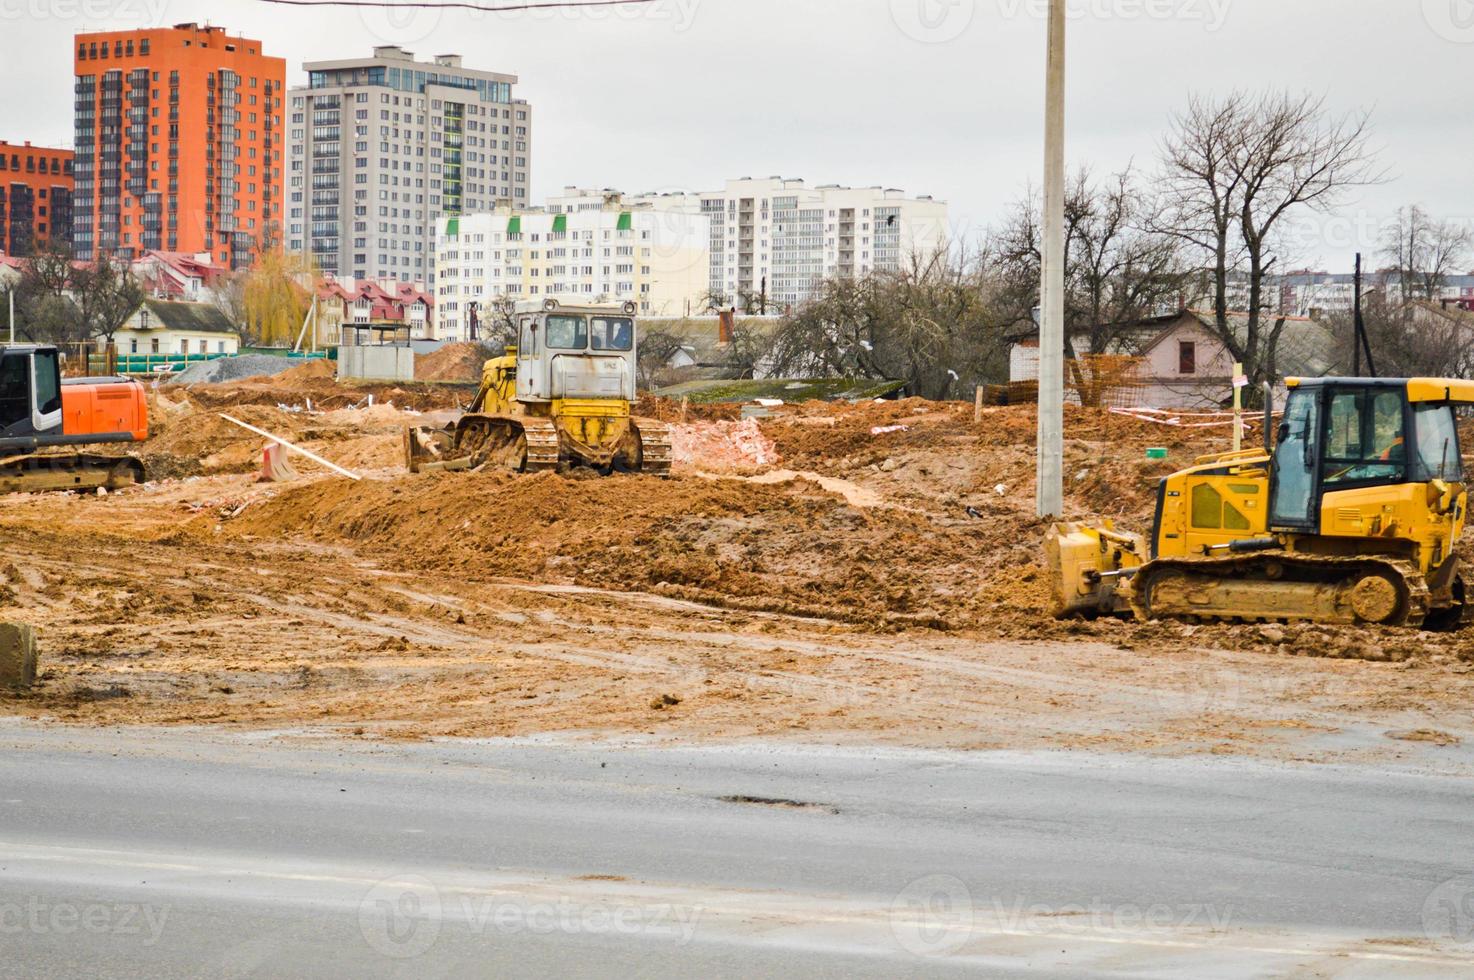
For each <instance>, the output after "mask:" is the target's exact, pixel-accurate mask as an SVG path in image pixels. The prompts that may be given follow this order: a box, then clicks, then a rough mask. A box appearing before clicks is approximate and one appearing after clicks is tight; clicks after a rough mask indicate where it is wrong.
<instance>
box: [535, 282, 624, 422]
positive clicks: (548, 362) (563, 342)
mask: <svg viewBox="0 0 1474 980" xmlns="http://www.w3.org/2000/svg"><path fill="white" fill-rule="evenodd" d="M635 309H636V307H635V305H634V304H633V303H626V304H624V305H622V306H600V305H594V306H567V305H563V304H560V303H558V302H557V301H556V300H551V299H550V300H547V301H546V302H544V303H542V304H539V305H537V306H534V307H531V308H528V309H523V308H520V307H519V309H518V310H517V312H516V314H515V316H516V322H517V400H518V401H521V402H554V401H585V400H591V401H601V400H621V401H625V402H631V401H634V399H635V379H636V371H635V356H636V349H635V343H636V341H635Z"/></svg>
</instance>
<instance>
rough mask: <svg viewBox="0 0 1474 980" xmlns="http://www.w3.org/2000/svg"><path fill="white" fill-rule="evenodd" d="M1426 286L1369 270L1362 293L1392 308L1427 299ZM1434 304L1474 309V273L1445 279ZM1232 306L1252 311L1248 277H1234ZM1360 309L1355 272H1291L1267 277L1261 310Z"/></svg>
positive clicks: (1295, 312)
mask: <svg viewBox="0 0 1474 980" xmlns="http://www.w3.org/2000/svg"><path fill="white" fill-rule="evenodd" d="M1422 289H1423V286H1422V284H1421V283H1420V284H1418V286H1417V287H1416V288H1415V289H1414V290H1406V289H1404V288H1403V283H1402V278H1401V276H1400V275H1399V274H1398V273H1396V272H1386V271H1378V272H1372V271H1368V272H1366V273H1364V274H1363V276H1362V293H1363V296H1364V297H1366V298H1367V299H1368V300H1370V298H1371V297H1372V296H1373V295H1375V294H1380V296H1381V298H1382V299H1383V300H1384V301H1385V302H1387V303H1388V304H1390V305H1392V306H1397V305H1400V304H1401V303H1402V302H1403V301H1404V300H1407V299H1411V298H1414V297H1417V298H1423V296H1422ZM1434 294H1435V295H1434V296H1433V297H1432V299H1433V301H1434V302H1446V303H1449V304H1451V305H1460V306H1463V307H1465V308H1471V307H1474V274H1471V275H1447V276H1444V277H1443V279H1442V282H1440V283H1439V284H1438V285H1437V286H1436V287H1435V289H1434ZM1228 303H1229V307H1230V308H1232V309H1236V310H1247V309H1248V308H1249V283H1248V280H1247V278H1246V277H1240V276H1235V277H1232V278H1230V280H1229V286H1228ZM1355 306H1356V277H1355V276H1353V275H1352V274H1351V273H1349V272H1348V273H1330V272H1290V273H1286V274H1284V275H1281V276H1270V277H1268V278H1266V280H1265V283H1264V286H1263V289H1262V292H1261V298H1260V308H1261V309H1267V310H1269V311H1271V312H1274V313H1284V314H1286V315H1289V316H1317V315H1324V314H1336V313H1341V314H1344V313H1349V312H1351V310H1352V309H1354V308H1355Z"/></svg>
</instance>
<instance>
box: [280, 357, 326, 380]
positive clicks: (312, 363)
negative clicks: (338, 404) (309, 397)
mask: <svg viewBox="0 0 1474 980" xmlns="http://www.w3.org/2000/svg"><path fill="white" fill-rule="evenodd" d="M337 376H338V366H337V365H336V364H334V363H333V362H332V361H330V360H328V359H327V358H325V357H316V358H312V359H311V360H306V361H302V362H300V363H299V364H298V365H297V366H296V367H293V368H288V369H287V370H285V371H283V372H282V373H281V374H278V375H275V376H274V377H273V378H272V379H271V380H272V381H274V382H275V383H276V384H279V385H311V384H312V383H313V382H315V381H332V380H334V379H335V378H336V377H337Z"/></svg>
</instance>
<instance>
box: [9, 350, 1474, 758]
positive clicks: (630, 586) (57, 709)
mask: <svg viewBox="0 0 1474 980" xmlns="http://www.w3.org/2000/svg"><path fill="white" fill-rule="evenodd" d="M483 360H484V351H483V350H482V349H480V348H477V347H475V346H474V345H455V346H452V347H449V348H445V349H443V350H441V351H439V352H437V353H436V354H433V355H430V356H427V357H422V358H421V359H420V364H419V368H418V371H417V374H418V377H419V378H420V380H417V381H416V382H414V383H412V384H411V383H404V384H398V385H391V384H367V383H345V382H339V381H337V380H336V379H335V378H334V373H333V366H332V364H331V363H330V362H328V361H308V362H297V363H296V364H295V366H292V367H290V368H289V369H287V370H284V371H280V372H279V373H276V374H274V375H266V376H259V377H251V378H245V379H239V380H232V381H225V382H217V383H188V382H185V383H151V384H150V385H148V387H147V401H148V417H149V436H148V438H147V440H146V441H144V442H142V443H139V444H137V445H134V446H130V447H126V448H127V450H128V451H129V452H131V453H132V454H133V455H135V456H136V457H137V458H138V459H139V460H141V462H142V464H143V467H144V471H145V473H146V480H145V482H143V483H142V484H139V485H133V486H126V487H123V488H121V489H113V490H108V489H106V488H103V489H94V490H87V491H83V492H60V493H58V492H46V493H18V494H13V495H11V496H9V497H7V498H6V499H5V501H4V506H3V507H0V539H3V541H4V549H3V561H0V607H3V610H4V618H5V619H7V620H13V621H15V622H18V623H21V624H23V625H26V626H30V627H33V628H34V630H35V634H36V636H37V648H38V651H39V652H38V660H39V664H38V672H37V676H36V681H35V684H34V686H33V687H32V688H31V689H30V690H28V691H7V692H4V693H0V712H3V713H5V714H7V715H12V716H23V717H26V718H31V719H39V720H47V721H55V722H60V723H62V724H64V725H71V726H90V727H95V726H116V725H144V726H220V727H224V728H229V729H232V730H258V731H273V732H289V733H290V732H296V733H307V734H310V733H319V734H332V735H338V736H346V737H351V738H360V739H371V740H423V739H429V738H435V737H441V736H458V737H500V736H548V735H558V736H562V737H572V738H575V739H578V738H590V739H593V738H610V737H631V738H639V739H649V740H657V741H661V740H680V741H689V740H747V739H752V738H763V739H775V740H801V741H805V742H813V741H815V740H820V741H824V742H829V743H834V744H845V743H863V744H876V743H879V744H889V745H896V746H914V747H930V748H989V749H994V748H1010V749H1011V748H1018V749H1039V748H1055V747H1077V748H1100V749H1118V750H1126V751H1140V752H1150V753H1166V754H1196V753H1210V754H1242V755H1251V756H1264V757H1272V758H1279V759H1294V760H1317V761H1334V760H1343V759H1356V760H1377V759H1397V758H1400V757H1404V756H1407V755H1409V754H1410V753H1422V752H1429V751H1438V750H1439V749H1441V748H1443V747H1446V746H1452V745H1457V744H1459V743H1460V742H1461V741H1462V740H1463V739H1465V738H1468V737H1470V736H1471V735H1474V718H1471V716H1470V712H1469V710H1468V704H1469V703H1470V700H1471V697H1470V696H1471V694H1474V682H1471V677H1470V672H1471V671H1474V631H1464V632H1460V631H1440V632H1431V631H1424V630H1422V629H1416V628H1413V629H1409V628H1392V627H1385V628H1384V627H1368V626H1365V625H1335V624H1329V625H1327V624H1314V623H1294V622H1288V623H1278V622H1277V623H1270V622H1258V623H1243V622H1236V623H1216V622H1207V621H1204V622H1188V621H1182V620H1180V619H1172V620H1163V621H1152V622H1138V621H1135V620H1132V619H1130V618H1128V617H1116V616H1104V617H1098V618H1085V617H1076V618H1064V619H1060V618H1056V617H1055V615H1054V614H1053V610H1052V601H1051V595H1050V583H1049V580H1048V570H1047V568H1046V563H1045V559H1044V538H1045V533H1046V529H1047V524H1046V523H1045V522H1043V521H1040V520H1039V519H1037V518H1036V517H1035V516H1034V502H1033V497H1034V488H1033V484H1034V472H1035V452H1034V442H1035V437H1036V413H1035V409H1034V407H1033V406H1032V405H1014V406H1007V405H994V406H988V405H983V404H982V402H981V399H979V402H978V403H977V404H974V403H973V402H967V403H963V402H933V401H923V400H919V399H906V398H902V399H899V400H872V401H862V402H843V401H841V402H820V401H807V402H799V403H793V404H789V403H779V402H780V401H781V400H779V399H768V400H765V405H764V406H763V407H761V408H759V407H758V406H754V405H747V406H745V407H744V405H743V404H741V403H738V402H727V403H718V404H699V403H695V402H690V401H684V400H681V401H678V400H674V399H662V398H656V397H653V396H649V395H642V396H641V397H640V400H639V402H638V404H637V405H636V406H635V410H636V412H637V413H638V414H639V415H640V416H642V417H645V418H648V419H658V420H659V421H660V422H662V423H664V424H665V425H666V426H667V427H668V428H669V438H670V457H671V458H670V464H671V469H670V473H669V475H668V476H657V475H652V474H650V473H640V472H634V473H621V472H614V473H612V474H610V475H602V474H600V473H599V472H597V471H594V470H589V469H579V468H572V469H569V468H563V469H562V470H560V471H548V472H537V473H511V472H505V471H499V470H495V469H494V468H491V467H480V468H476V469H469V470H460V471H457V470H454V469H444V470H433V468H432V471H429V472H420V473H411V472H410V471H409V469H408V468H407V466H406V464H405V458H404V452H405V441H406V435H405V433H406V430H407V429H408V428H411V427H415V426H423V425H427V424H435V423H439V422H440V421H443V420H444V419H448V418H453V417H454V416H455V415H456V414H457V413H458V411H459V410H461V409H463V408H464V407H465V405H466V404H467V403H468V402H469V401H470V400H471V398H472V396H474V395H475V394H476V391H477V379H478V378H479V377H480V374H481V370H482V361H483ZM282 363H286V362H282ZM226 416H229V418H226ZM1249 422H1251V423H1252V425H1249V426H1247V428H1248V429H1249V431H1248V432H1247V433H1246V435H1245V440H1246V442H1248V443H1249V444H1250V445H1252V444H1254V442H1255V441H1256V440H1258V439H1259V432H1258V428H1259V425H1260V423H1259V422H1258V421H1256V420H1254V419H1253V417H1252V416H1250V417H1249ZM239 423H246V425H248V426H251V427H254V429H256V430H259V431H260V432H265V433H270V434H271V436H273V437H279V438H280V439H281V440H283V441H289V442H290V443H291V444H292V445H294V446H296V447H300V448H302V449H305V450H307V451H308V452H310V453H311V454H313V455H315V456H316V457H318V458H319V459H320V460H322V461H325V462H327V463H331V464H333V466H332V468H329V467H328V466H324V465H319V463H318V462H315V461H313V460H311V459H308V458H304V457H303V456H301V455H295V454H294V455H292V456H290V457H287V459H288V460H289V462H286V463H283V462H281V460H280V459H275V458H274V457H275V456H276V455H277V454H275V453H273V452H267V450H268V447H269V446H271V445H273V440H272V439H267V438H263V436H261V435H260V434H258V433H257V432H256V431H251V430H249V429H247V428H245V427H243V426H242V425H240V424H239ZM1231 433H1232V425H1231V422H1230V421H1229V420H1228V419H1226V418H1224V417H1222V416H1214V415H1211V414H1208V413H1197V414H1194V413H1188V414H1176V415H1174V414H1170V413H1155V414H1153V413H1142V412H1140V411H1136V410H1129V411H1128V410H1112V409H1110V408H1081V407H1079V406H1076V405H1072V406H1070V407H1069V408H1068V411H1067V417H1066V452H1065V475H1066V493H1067V508H1066V509H1067V514H1066V517H1067V518H1069V519H1078V520H1086V519H1099V518H1110V519H1112V520H1114V522H1115V524H1116V526H1118V527H1121V528H1127V529H1133V530H1140V531H1147V530H1149V529H1150V527H1151V524H1152V520H1153V511H1154V508H1155V506H1156V500H1157V487H1158V485H1159V484H1160V483H1161V481H1162V480H1163V479H1164V478H1165V477H1166V476H1168V475H1169V474H1171V473H1173V472H1175V471H1179V470H1182V469H1183V468H1185V467H1188V466H1190V465H1191V464H1192V463H1193V462H1194V460H1196V459H1198V458H1199V457H1202V456H1205V455H1208V454H1212V453H1221V452H1225V451H1227V450H1228V449H1229V448H1231V447H1230V445H1229V443H1230V440H1231V438H1232V435H1231ZM1466 443H1467V436H1466ZM113 451H116V452H118V453H122V452H123V449H122V448H118V449H116V450H113ZM344 473H346V474H349V475H343V474H344Z"/></svg>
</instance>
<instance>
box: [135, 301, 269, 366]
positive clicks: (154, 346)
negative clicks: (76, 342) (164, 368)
mask: <svg viewBox="0 0 1474 980" xmlns="http://www.w3.org/2000/svg"><path fill="white" fill-rule="evenodd" d="M113 343H115V344H116V345H117V348H118V353H119V354H120V355H124V356H127V355H134V354H185V355H201V354H235V353H237V352H239V350H240V346H241V338H240V334H238V333H237V332H236V329H235V327H233V326H231V323H230V320H229V318H228V317H226V315H225V314H224V313H223V312H221V310H220V309H218V308H217V307H215V306H213V305H212V304H210V303H184V302H178V301H171V300H160V299H148V300H144V301H143V305H142V306H140V307H139V308H138V309H137V310H136V311H135V312H134V314H133V315H132V316H131V317H129V318H128V321H127V322H126V323H124V324H123V327H122V329H120V330H119V331H118V332H117V333H116V334H114V335H113Z"/></svg>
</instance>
